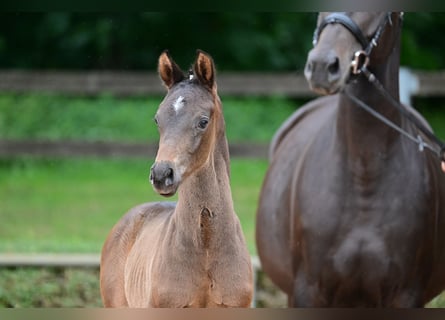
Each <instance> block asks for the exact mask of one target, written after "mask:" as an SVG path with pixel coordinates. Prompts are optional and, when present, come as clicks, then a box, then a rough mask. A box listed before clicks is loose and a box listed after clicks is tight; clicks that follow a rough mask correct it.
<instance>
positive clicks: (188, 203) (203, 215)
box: [174, 130, 235, 246]
mask: <svg viewBox="0 0 445 320" xmlns="http://www.w3.org/2000/svg"><path fill="white" fill-rule="evenodd" d="M216 139H217V140H216V143H215V147H214V150H213V152H212V153H211V154H210V155H209V158H208V160H207V162H206V163H205V165H204V166H203V167H201V168H200V169H199V170H198V171H197V172H196V173H195V174H193V175H191V176H190V177H188V178H187V179H186V180H185V181H184V182H183V183H182V185H181V186H180V189H179V194H178V203H177V205H176V210H175V214H174V219H175V221H176V223H177V225H178V231H179V232H184V233H183V235H182V236H184V237H187V238H189V239H190V237H191V238H192V239H191V240H192V241H193V243H195V244H196V245H198V246H209V245H210V244H213V245H218V244H219V245H221V242H222V243H224V237H226V236H227V235H230V234H234V232H232V230H233V228H234V226H235V223H234V221H235V220H234V217H235V212H234V209H233V201H232V194H231V190H230V181H229V150H228V144H227V139H226V136H225V132H224V130H221V131H220V132H219V133H218V134H217V137H216ZM203 228H204V229H205V230H203ZM203 232H204V233H205V235H203ZM203 237H204V239H203ZM203 242H208V243H203ZM209 243H210V244H209Z"/></svg>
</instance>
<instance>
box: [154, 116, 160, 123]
mask: <svg viewBox="0 0 445 320" xmlns="http://www.w3.org/2000/svg"><path fill="white" fill-rule="evenodd" d="M153 121H154V122H155V124H156V125H159V123H158V118H156V117H154V118H153Z"/></svg>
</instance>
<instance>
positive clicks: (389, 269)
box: [256, 12, 445, 307]
mask: <svg viewBox="0 0 445 320" xmlns="http://www.w3.org/2000/svg"><path fill="white" fill-rule="evenodd" d="M401 24H402V15H401V14H398V13H391V14H387V13H364V12H362V13H359V12H356V13H341V14H335V15H329V14H327V13H321V14H319V18H318V28H317V30H316V34H315V36H314V39H315V41H314V48H313V50H311V51H310V52H309V55H308V59H307V64H306V69H305V75H306V78H307V80H308V82H309V84H310V87H311V88H312V89H313V90H314V91H315V92H318V93H321V94H324V95H327V96H326V97H322V98H318V99H315V100H313V101H311V102H309V103H308V104H306V105H304V106H303V107H302V108H300V109H299V110H297V111H296V112H295V113H294V114H293V115H292V116H291V117H290V118H289V119H288V120H287V121H286V122H285V123H284V124H283V125H282V127H281V128H280V129H279V130H278V132H277V133H276V135H275V137H274V139H273V141H272V144H271V150H270V161H271V163H270V167H269V169H268V172H267V175H266V177H265V181H264V184H263V187H262V191H261V195H260V201H259V208H258V215H257V234H256V237H257V246H258V253H259V257H260V260H261V263H262V266H263V269H264V270H265V272H266V273H267V274H268V275H269V276H270V278H271V279H272V280H273V282H274V283H275V284H276V285H278V287H280V288H281V289H282V290H283V291H284V292H286V293H287V294H288V298H289V300H288V302H289V306H313V307H325V306H329V307H351V306H368V307H377V306H379V307H420V306H423V305H424V304H425V303H427V302H428V301H430V300H431V299H432V298H433V297H435V296H436V295H437V294H439V293H440V292H441V291H442V290H444V288H445V272H444V270H445V175H444V174H443V173H442V172H441V169H440V167H441V165H440V161H439V160H438V158H437V157H436V155H435V154H433V153H432V152H430V151H429V150H424V151H423V152H421V151H419V146H418V145H417V144H415V143H413V142H412V141H411V140H410V139H408V138H407V137H406V136H405V135H402V134H401V133H399V131H396V130H395V129H394V128H392V127H389V126H388V125H387V124H385V123H383V122H382V121H381V120H379V119H377V118H375V116H374V115H372V114H370V113H369V112H368V111H366V110H364V109H362V108H359V106H358V105H357V103H356V101H357V99H356V98H358V99H359V100H360V101H361V102H362V103H363V104H366V105H367V106H370V107H371V109H372V110H371V111H375V112H378V113H379V114H381V115H383V116H384V117H385V118H386V119H388V120H390V121H392V123H394V124H395V125H396V126H398V127H400V128H401V129H402V130H403V131H404V132H406V133H408V134H410V135H412V136H414V137H417V136H421V137H422V138H423V140H424V141H428V138H427V137H425V136H424V135H423V134H422V133H420V132H419V130H418V129H417V127H416V126H414V125H413V124H412V122H411V121H409V120H407V119H406V118H405V117H403V116H402V115H401V113H400V112H399V111H398V110H397V109H396V108H394V106H393V105H392V104H391V103H390V101H389V100H388V99H387V97H385V96H384V95H383V94H382V93H381V92H380V91H378V90H377V88H376V86H375V85H374V84H373V82H372V80H373V79H374V80H377V81H379V83H380V84H382V86H383V87H384V88H385V90H386V91H387V92H388V93H389V95H390V96H391V97H392V99H394V100H396V101H398V100H399V83H398V71H399V49H400V33H401ZM371 39H372V40H371ZM356 52H358V53H357V54H356V55H355V59H354V53H356ZM352 59H354V63H353V64H352V67H353V71H354V72H353V73H355V74H351V60H352ZM361 67H363V68H361ZM365 67H366V69H365ZM361 70H367V71H370V72H372V75H373V76H374V77H375V78H372V77H370V79H371V80H369V79H368V78H367V77H365V75H364V74H363V73H364V72H360V71H361ZM403 108H404V109H403V110H404V111H406V110H408V111H409V112H410V114H412V115H413V117H414V118H416V119H417V121H418V122H420V123H422V124H423V125H424V126H427V123H426V121H425V120H424V119H423V118H422V117H421V116H420V115H419V114H417V113H416V112H415V111H414V110H413V109H412V108H409V107H407V106H403Z"/></svg>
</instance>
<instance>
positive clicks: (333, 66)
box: [328, 57, 340, 75]
mask: <svg viewBox="0 0 445 320" xmlns="http://www.w3.org/2000/svg"><path fill="white" fill-rule="evenodd" d="M339 70H340V62H339V60H338V58H337V57H336V58H334V61H333V62H331V63H330V64H329V65H328V72H329V73H330V74H331V75H334V74H337V73H338V71H339Z"/></svg>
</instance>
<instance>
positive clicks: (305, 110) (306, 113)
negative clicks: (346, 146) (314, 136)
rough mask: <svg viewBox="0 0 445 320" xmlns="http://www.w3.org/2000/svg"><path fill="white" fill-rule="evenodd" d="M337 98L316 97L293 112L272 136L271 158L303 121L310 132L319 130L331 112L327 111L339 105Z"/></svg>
mask: <svg viewBox="0 0 445 320" xmlns="http://www.w3.org/2000/svg"><path fill="white" fill-rule="evenodd" d="M337 100H338V95H334V96H324V97H320V98H316V99H313V100H311V101H309V102H308V103H306V104H304V105H303V106H301V107H300V108H298V109H297V110H296V111H295V112H294V113H293V114H291V115H290V116H289V117H288V118H287V119H286V121H285V122H284V123H283V124H282V125H281V126H280V127H279V128H278V130H277V131H276V133H275V135H274V136H273V138H272V141H271V144H270V148H269V160H271V159H272V157H273V155H274V154H275V152H276V151H277V149H278V147H279V146H280V144H281V143H282V142H283V140H284V139H285V138H286V136H287V135H288V134H289V133H290V132H292V131H294V130H296V129H297V128H298V127H299V125H300V124H301V123H302V122H303V121H304V122H308V124H309V126H307V129H308V130H309V131H310V132H312V131H317V130H318V129H319V128H320V126H321V125H322V123H323V121H324V120H325V119H326V118H327V117H326V116H327V114H330V112H327V111H332V110H333V109H334V106H336V105H337ZM329 109H331V110H329ZM305 130H306V129H305ZM309 131H308V133H309Z"/></svg>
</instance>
